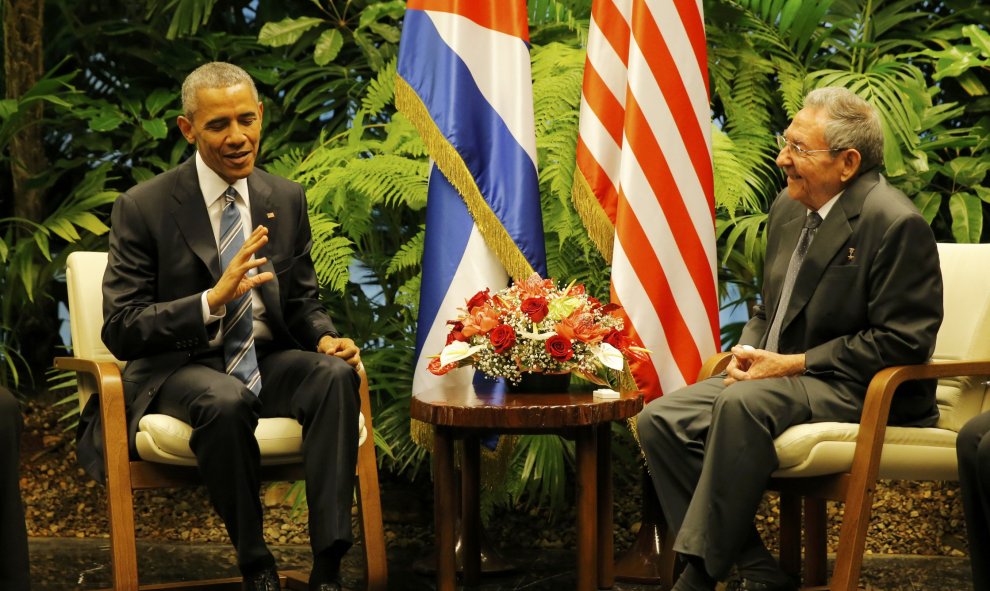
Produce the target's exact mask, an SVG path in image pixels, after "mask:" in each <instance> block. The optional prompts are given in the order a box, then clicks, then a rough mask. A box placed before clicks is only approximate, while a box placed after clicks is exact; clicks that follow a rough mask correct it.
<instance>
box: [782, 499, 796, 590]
mask: <svg viewBox="0 0 990 591" xmlns="http://www.w3.org/2000/svg"><path fill="white" fill-rule="evenodd" d="M780 568H781V570H783V571H784V572H785V573H787V574H789V575H791V576H792V577H795V578H797V577H799V576H800V574H801V497H800V495H796V494H793V493H788V492H784V491H781V493H780Z"/></svg>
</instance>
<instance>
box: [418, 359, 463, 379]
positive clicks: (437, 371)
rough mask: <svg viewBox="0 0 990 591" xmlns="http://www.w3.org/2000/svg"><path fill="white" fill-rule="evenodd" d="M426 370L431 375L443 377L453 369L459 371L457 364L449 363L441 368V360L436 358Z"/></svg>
mask: <svg viewBox="0 0 990 591" xmlns="http://www.w3.org/2000/svg"><path fill="white" fill-rule="evenodd" d="M426 369H428V370H430V373H432V374H433V375H436V376H442V375H443V374H445V373H447V372H449V371H450V370H452V369H457V364H456V363H448V364H447V365H444V366H443V367H440V358H439V357H434V358H433V359H432V360H431V361H430V364H429V365H427V366H426Z"/></svg>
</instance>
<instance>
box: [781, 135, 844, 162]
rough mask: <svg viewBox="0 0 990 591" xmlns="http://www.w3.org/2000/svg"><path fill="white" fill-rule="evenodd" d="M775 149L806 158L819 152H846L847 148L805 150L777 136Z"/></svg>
mask: <svg viewBox="0 0 990 591" xmlns="http://www.w3.org/2000/svg"><path fill="white" fill-rule="evenodd" d="M777 147H778V148H780V149H781V150H783V149H784V148H787V149H788V150H790V151H791V154H794V155H795V156H800V157H801V158H807V157H808V156H809V155H810V154H817V153H819V152H841V151H843V150H848V148H826V149H824V150H805V149H804V148H802V147H801V146H799V145H797V144H795V143H794V142H791V141H788V140H787V138H786V137H784V136H782V135H778V136H777Z"/></svg>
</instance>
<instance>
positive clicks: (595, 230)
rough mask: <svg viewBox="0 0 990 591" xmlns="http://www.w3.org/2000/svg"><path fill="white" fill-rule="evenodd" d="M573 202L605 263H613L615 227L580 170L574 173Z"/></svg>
mask: <svg viewBox="0 0 990 591" xmlns="http://www.w3.org/2000/svg"><path fill="white" fill-rule="evenodd" d="M571 200H572V201H574V209H576V210H577V212H578V216H579V217H580V218H581V221H582V222H584V227H585V229H586V230H588V237H589V238H591V241H592V242H593V243H594V244H595V246H597V247H598V251H599V252H600V253H602V256H603V257H604V258H605V262H607V263H609V264H611V263H612V245H613V243H614V242H615V226H613V225H612V220H610V219H608V214H606V213H605V209H604V208H603V207H602V204H601V202H599V201H598V198H597V197H596V196H595V193H594V191H592V190H591V185H590V184H588V179H586V178H584V174H583V173H582V172H581V170H580V169H577V170H575V171H574V183H573V184H572V185H571Z"/></svg>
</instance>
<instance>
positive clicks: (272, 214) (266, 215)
mask: <svg viewBox="0 0 990 591" xmlns="http://www.w3.org/2000/svg"><path fill="white" fill-rule="evenodd" d="M265 217H267V218H268V219H270V220H274V219H275V212H274V211H269V212H268V213H266V214H265Z"/></svg>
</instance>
